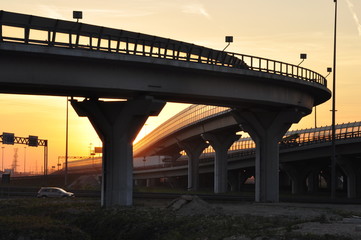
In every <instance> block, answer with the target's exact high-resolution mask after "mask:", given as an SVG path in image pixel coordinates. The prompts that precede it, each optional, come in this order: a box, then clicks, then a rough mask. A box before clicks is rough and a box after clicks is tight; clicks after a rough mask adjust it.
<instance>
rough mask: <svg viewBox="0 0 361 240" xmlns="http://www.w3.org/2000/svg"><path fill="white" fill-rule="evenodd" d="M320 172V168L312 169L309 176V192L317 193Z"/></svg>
mask: <svg viewBox="0 0 361 240" xmlns="http://www.w3.org/2000/svg"><path fill="white" fill-rule="evenodd" d="M319 172H320V170H314V171H311V173H310V174H309V175H308V178H307V186H308V192H310V193H315V192H318V189H319V176H318V175H319Z"/></svg>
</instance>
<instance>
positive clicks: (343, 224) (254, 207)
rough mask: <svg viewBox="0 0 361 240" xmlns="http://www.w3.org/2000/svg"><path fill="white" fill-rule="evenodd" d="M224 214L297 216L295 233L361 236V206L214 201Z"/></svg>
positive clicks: (356, 237) (292, 217)
mask: <svg viewBox="0 0 361 240" xmlns="http://www.w3.org/2000/svg"><path fill="white" fill-rule="evenodd" d="M214 205H215V206H217V207H221V208H222V209H223V210H224V212H225V213H226V214H233V215H245V214H246V215H247V214H249V215H257V216H264V217H273V216H281V217H286V218H289V219H299V220H302V221H304V223H301V224H298V225H297V228H298V229H296V230H293V231H295V232H300V233H305V234H307V233H312V234H317V235H325V234H330V235H340V236H348V237H351V238H352V239H355V240H356V239H361V205H342V204H306V203H302V204H300V203H272V204H271V203H269V204H266V203H240V204H235V203H232V204H214Z"/></svg>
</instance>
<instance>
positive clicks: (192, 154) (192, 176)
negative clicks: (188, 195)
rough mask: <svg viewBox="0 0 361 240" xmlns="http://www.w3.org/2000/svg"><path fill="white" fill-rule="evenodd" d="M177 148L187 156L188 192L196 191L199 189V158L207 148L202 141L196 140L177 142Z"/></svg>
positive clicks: (206, 144)
mask: <svg viewBox="0 0 361 240" xmlns="http://www.w3.org/2000/svg"><path fill="white" fill-rule="evenodd" d="M178 146H179V147H180V148H181V149H183V150H184V151H185V152H186V154H187V156H188V158H189V159H188V190H189V191H197V190H198V189H199V156H200V155H201V154H202V152H203V150H204V149H205V148H207V147H208V146H209V144H208V143H206V142H205V141H204V140H203V139H201V138H197V139H192V140H189V141H182V142H178Z"/></svg>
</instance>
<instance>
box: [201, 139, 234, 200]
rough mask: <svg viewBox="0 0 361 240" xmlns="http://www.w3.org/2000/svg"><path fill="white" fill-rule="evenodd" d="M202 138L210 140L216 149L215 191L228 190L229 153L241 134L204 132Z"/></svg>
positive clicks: (222, 191)
mask: <svg viewBox="0 0 361 240" xmlns="http://www.w3.org/2000/svg"><path fill="white" fill-rule="evenodd" d="M202 138H203V139H204V140H205V141H207V142H209V144H210V145H211V146H212V147H213V149H214V151H215V158H214V193H224V192H227V184H228V175H227V171H228V168H227V153H228V149H229V148H230V147H231V146H232V144H233V143H234V142H235V141H237V140H238V139H239V138H240V136H238V135H236V133H234V132H217V133H203V134H202Z"/></svg>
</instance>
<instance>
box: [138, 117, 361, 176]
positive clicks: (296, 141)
mask: <svg viewBox="0 0 361 240" xmlns="http://www.w3.org/2000/svg"><path fill="white" fill-rule="evenodd" d="M336 132H337V133H336V143H337V144H338V143H340V141H343V140H351V139H361V122H353V123H345V124H339V125H336ZM297 135H298V136H297ZM288 136H292V137H291V138H288ZM331 136H332V135H331V126H326V127H321V128H311V129H304V130H295V131H289V132H287V134H286V137H285V138H284V139H286V141H281V142H280V148H281V149H287V148H296V147H302V146H306V145H312V144H321V143H327V142H331V140H332V139H331ZM360 141H361V140H360ZM213 153H214V150H213V149H212V148H211V147H208V148H207V149H206V150H205V151H204V152H203V153H202V155H201V156H200V163H207V162H212V161H213V160H214V157H213ZM255 154H256V150H255V143H254V142H253V141H252V139H251V138H241V139H239V140H238V141H236V142H235V143H234V144H233V145H232V146H231V148H230V149H229V151H228V159H237V158H243V157H250V156H254V155H255ZM187 164H188V161H187V160H186V159H182V160H181V161H176V162H166V163H162V164H155V165H150V166H146V167H137V168H135V169H136V170H146V169H157V168H169V167H176V166H182V165H183V166H184V165H187Z"/></svg>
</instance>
